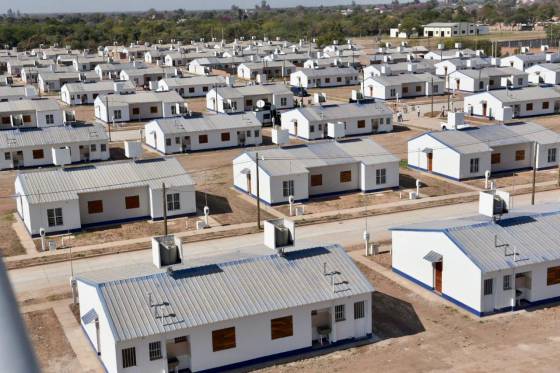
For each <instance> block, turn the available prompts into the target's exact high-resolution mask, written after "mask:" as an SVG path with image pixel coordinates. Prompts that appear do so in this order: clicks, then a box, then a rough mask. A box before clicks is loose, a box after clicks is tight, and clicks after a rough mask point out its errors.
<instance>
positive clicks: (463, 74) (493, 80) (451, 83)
mask: <svg viewBox="0 0 560 373" xmlns="http://www.w3.org/2000/svg"><path fill="white" fill-rule="evenodd" d="M447 82H448V85H447V88H448V89H449V90H453V91H464V92H481V91H489V90H493V89H501V88H506V87H507V88H523V87H526V86H527V85H528V75H527V73H525V72H523V71H520V70H517V69H515V68H513V67H493V66H492V67H484V68H480V69H466V70H455V71H453V72H452V73H450V74H449V75H448V76H447Z"/></svg>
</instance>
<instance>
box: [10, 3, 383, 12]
mask: <svg viewBox="0 0 560 373" xmlns="http://www.w3.org/2000/svg"><path fill="white" fill-rule="evenodd" d="M351 2H352V1H351V0H268V3H269V4H270V5H271V6H272V7H291V6H297V5H304V6H305V5H307V6H319V5H344V4H350V3H351ZM381 2H389V0H386V1H383V0H356V3H357V4H374V3H381ZM257 3H260V0H234V1H232V0H210V1H196V0H157V1H155V0H123V1H116V0H18V1H11V0H0V13H5V12H6V11H7V10H8V8H11V9H12V10H14V11H16V10H19V11H20V12H21V13H61V12H114V11H142V10H148V9H150V8H154V9H157V10H173V9H179V8H183V9H188V10H206V9H229V8H230V7H231V6H232V5H233V4H235V5H237V6H239V7H241V8H253V7H254V6H255V4H257Z"/></svg>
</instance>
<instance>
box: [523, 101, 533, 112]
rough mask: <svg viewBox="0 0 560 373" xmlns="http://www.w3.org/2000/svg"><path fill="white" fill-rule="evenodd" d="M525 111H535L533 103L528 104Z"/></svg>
mask: <svg viewBox="0 0 560 373" xmlns="http://www.w3.org/2000/svg"><path fill="white" fill-rule="evenodd" d="M525 110H527V111H532V110H533V104H532V103H528V104H527V105H525Z"/></svg>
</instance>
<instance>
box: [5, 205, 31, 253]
mask: <svg viewBox="0 0 560 373" xmlns="http://www.w3.org/2000/svg"><path fill="white" fill-rule="evenodd" d="M15 221H16V219H15V218H14V214H13V212H7V213H5V214H1V215H0V234H2V242H3V244H1V245H0V254H1V255H2V256H12V255H20V254H25V249H24V248H23V246H22V245H21V243H20V241H19V238H18V236H17V234H16V232H15V231H14V230H13V228H12V224H13V223H15Z"/></svg>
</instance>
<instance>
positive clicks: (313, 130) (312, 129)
mask: <svg viewBox="0 0 560 373" xmlns="http://www.w3.org/2000/svg"><path fill="white" fill-rule="evenodd" d="M309 132H315V126H314V125H312V124H310V125H309Z"/></svg>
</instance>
